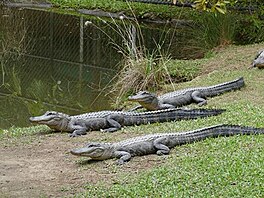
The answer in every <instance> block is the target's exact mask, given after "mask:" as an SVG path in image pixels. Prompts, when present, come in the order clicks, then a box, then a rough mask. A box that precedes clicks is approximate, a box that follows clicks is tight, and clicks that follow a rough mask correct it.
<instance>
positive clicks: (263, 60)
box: [251, 49, 264, 68]
mask: <svg viewBox="0 0 264 198" xmlns="http://www.w3.org/2000/svg"><path fill="white" fill-rule="evenodd" d="M252 67H258V68H264V49H262V50H260V51H259V52H258V53H257V55H256V57H255V59H254V60H253V62H252V66H251V68H252Z"/></svg>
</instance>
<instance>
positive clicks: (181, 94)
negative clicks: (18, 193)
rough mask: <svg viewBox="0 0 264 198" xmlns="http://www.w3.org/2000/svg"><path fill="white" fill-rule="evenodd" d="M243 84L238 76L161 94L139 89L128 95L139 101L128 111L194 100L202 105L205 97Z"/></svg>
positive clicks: (169, 105) (241, 78)
mask: <svg viewBox="0 0 264 198" xmlns="http://www.w3.org/2000/svg"><path fill="white" fill-rule="evenodd" d="M244 85H245V82H244V79H243V77H240V78H238V79H236V80H233V81H230V82H225V83H222V84H218V85H214V86H209V87H196V88H188V89H183V90H178V91H174V92H169V93H166V94H163V95H161V96H156V95H155V94H153V93H150V92H148V91H140V92H138V93H137V94H136V95H134V96H130V97H128V100H129V101H133V102H139V104H140V105H139V106H136V107H134V108H132V109H130V110H129V111H134V110H137V109H140V108H143V107H144V108H145V109H147V110H152V111H153V110H159V109H167V108H175V107H180V106H184V105H188V104H191V103H192V102H196V103H198V105H199V106H202V105H205V104H207V100H206V97H213V96H216V95H220V94H222V93H224V92H227V91H231V90H235V89H240V88H241V87H243V86H244Z"/></svg>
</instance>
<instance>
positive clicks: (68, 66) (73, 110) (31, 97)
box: [0, 7, 185, 128]
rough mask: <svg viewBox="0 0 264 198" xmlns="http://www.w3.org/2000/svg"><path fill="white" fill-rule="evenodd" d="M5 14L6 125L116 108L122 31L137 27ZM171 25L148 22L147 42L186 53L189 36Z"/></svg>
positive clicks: (2, 96)
mask: <svg viewBox="0 0 264 198" xmlns="http://www.w3.org/2000/svg"><path fill="white" fill-rule="evenodd" d="M0 13H1V15H0V17H1V18H0V39H1V45H0V64H1V65H0V66H1V67H0V128H8V127H11V126H19V127H22V126H28V125H30V123H29V122H28V117H30V116H32V115H39V114H42V113H44V112H45V111H47V110H58V111H63V112H65V113H68V114H78V113H83V112H89V111H97V110H103V109H109V108H110V102H111V97H110V96H109V95H108V92H109V90H108V89H107V88H105V87H106V86H108V85H110V84H111V79H112V78H113V77H114V76H115V75H116V73H117V72H118V63H119V62H120V61H121V59H122V56H121V54H120V52H119V49H118V48H117V47H116V46H123V44H124V42H123V41H122V37H121V36H120V29H122V28H123V29H122V30H121V31H122V32H126V31H127V30H129V31H130V30H132V31H133V28H131V27H132V26H131V25H129V24H127V23H126V24H125V23H124V22H121V23H119V24H121V25H117V24H116V22H114V21H113V20H112V19H108V20H107V19H102V18H101V17H90V18H89V17H88V16H73V15H69V14H59V13H54V12H50V11H45V10H36V9H30V8H12V7H0ZM165 28H166V25H164V24H161V25H154V26H153V24H151V25H146V24H145V25H144V26H142V29H141V31H142V35H143V38H145V40H144V45H145V46H146V47H147V48H148V49H149V51H152V50H155V49H157V44H159V43H163V45H162V47H161V50H164V49H168V45H169V44H171V43H172V44H173V46H174V48H171V51H170V52H168V53H169V54H171V56H172V57H180V58H182V57H184V56H185V55H184V54H182V52H181V50H180V48H179V47H178V46H177V45H178V44H175V43H178V42H177V41H178V40H179V38H183V35H180V34H178V36H175V32H174V30H173V29H172V30H171V29H169V28H166V29H165ZM171 38H174V39H173V40H171ZM113 43H114V44H115V45H113Z"/></svg>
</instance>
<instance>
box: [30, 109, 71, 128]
mask: <svg viewBox="0 0 264 198" xmlns="http://www.w3.org/2000/svg"><path fill="white" fill-rule="evenodd" d="M69 120H70V118H69V116H68V115H67V114H63V113H59V112H55V111H47V112H46V113H45V114H43V115H41V116H36V117H30V118H29V121H30V122H31V123H33V124H45V125H48V126H49V127H50V128H51V129H56V130H67V129H68V128H69V126H68V123H69Z"/></svg>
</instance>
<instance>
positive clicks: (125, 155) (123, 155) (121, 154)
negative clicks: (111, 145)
mask: <svg viewBox="0 0 264 198" xmlns="http://www.w3.org/2000/svg"><path fill="white" fill-rule="evenodd" d="M114 155H115V157H116V158H119V159H118V161H117V164H118V165H123V164H124V163H125V162H128V161H129V160H130V159H131V157H132V156H131V154H130V153H129V152H126V151H115V153H114Z"/></svg>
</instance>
